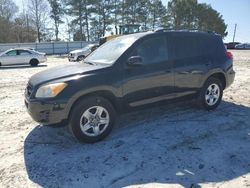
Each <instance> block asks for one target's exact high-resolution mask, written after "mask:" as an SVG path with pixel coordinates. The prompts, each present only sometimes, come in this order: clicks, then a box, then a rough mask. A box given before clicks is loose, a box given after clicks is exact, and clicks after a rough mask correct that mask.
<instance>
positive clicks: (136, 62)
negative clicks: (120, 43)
mask: <svg viewBox="0 0 250 188" xmlns="http://www.w3.org/2000/svg"><path fill="white" fill-rule="evenodd" d="M127 63H128V65H130V66H140V65H143V60H142V58H141V56H131V57H130V58H129V59H128V62H127Z"/></svg>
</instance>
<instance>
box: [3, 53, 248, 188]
mask: <svg viewBox="0 0 250 188" xmlns="http://www.w3.org/2000/svg"><path fill="white" fill-rule="evenodd" d="M233 54H234V59H235V63H234V67H235V70H236V72H237V75H236V80H235V82H234V84H233V85H232V86H231V87H230V88H228V89H227V90H226V91H225V93H224V101H223V102H222V104H221V105H220V106H219V108H218V109H217V110H215V111H213V112H206V111H202V110H198V109H196V108H194V107H193V106H192V105H191V104H190V103H178V104H169V105H164V106H156V107H154V108H150V109H147V110H140V111H136V112H132V113H130V114H124V115H122V116H120V117H119V118H118V120H117V123H116V128H115V130H114V131H113V132H112V134H111V135H110V136H109V137H108V138H107V139H106V140H104V141H102V142H99V143H97V144H92V145H90V144H79V143H78V142H76V141H75V140H74V139H73V138H72V137H71V135H70V134H69V133H68V131H67V127H61V128H51V127H45V126H40V125H38V124H37V123H36V122H34V121H33V120H32V119H31V118H30V116H29V115H28V114H27V113H26V110H25V107H24V102H23V98H24V95H23V93H24V88H25V86H26V83H27V81H28V79H29V77H30V76H31V75H33V74H35V73H37V72H39V71H42V70H45V69H47V68H50V67H54V66H56V65H59V64H67V63H68V62H67V59H66V58H60V57H49V58H48V62H47V63H46V64H44V65H40V66H39V67H37V68H30V67H2V68H0V76H1V77H0V126H1V129H0V187H39V186H42V187H91V188H92V187H126V186H131V187H155V186H158V187H200V186H201V187H226V188H227V187H237V188H238V187H250V51H233Z"/></svg>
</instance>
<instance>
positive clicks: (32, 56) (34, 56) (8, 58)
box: [0, 48, 47, 66]
mask: <svg viewBox="0 0 250 188" xmlns="http://www.w3.org/2000/svg"><path fill="white" fill-rule="evenodd" d="M45 61H47V57H46V54H45V53H40V52H37V51H34V50H31V49H28V48H15V49H10V50H7V51H5V52H2V53H0V66H1V65H20V64H30V65H31V66H37V65H38V64H39V63H43V62H45Z"/></svg>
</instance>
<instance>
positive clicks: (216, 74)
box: [25, 30, 235, 142]
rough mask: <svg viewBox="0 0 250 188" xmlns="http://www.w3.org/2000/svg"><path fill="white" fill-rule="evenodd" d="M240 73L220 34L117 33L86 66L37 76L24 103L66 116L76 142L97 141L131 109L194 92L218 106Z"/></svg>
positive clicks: (52, 120)
mask: <svg viewBox="0 0 250 188" xmlns="http://www.w3.org/2000/svg"><path fill="white" fill-rule="evenodd" d="M234 77H235V72H234V70H233V58H232V54H231V53H230V52H227V51H226V49H225V47H224V44H223V42H222V39H221V37H220V36H219V35H216V34H213V33H206V32H193V31H165V30H159V31H157V32H145V33H137V34H131V35H126V36H121V37H118V38H115V39H113V40H111V41H109V42H107V43H105V44H104V45H102V46H100V47H99V48H98V49H96V51H94V52H93V53H92V54H90V55H89V56H88V57H87V58H86V59H85V60H84V61H83V62H82V63H73V64H69V65H67V66H65V65H64V66H59V67H56V68H52V69H48V70H45V71H43V72H40V73H38V74H35V75H34V76H32V77H31V78H30V80H29V82H28V86H27V88H26V93H25V104H26V107H27V109H28V112H29V113H30V115H31V116H32V118H33V119H34V120H35V121H37V122H40V123H42V124H56V123H59V122H62V121H65V120H67V121H68V123H69V126H70V129H71V131H72V133H73V135H74V136H75V137H76V138H77V139H78V140H80V141H84V142H96V141H99V140H101V139H103V138H104V137H105V136H107V135H108V134H109V133H110V131H111V129H112V127H113V125H114V121H115V117H116V112H117V111H119V109H123V108H124V107H126V106H130V107H136V106H140V105H145V104H149V103H154V102H158V101H161V100H165V99H173V98H177V97H182V96H187V95H193V96H196V98H197V101H198V103H199V105H200V106H201V107H203V108H205V109H206V110H213V109H215V108H216V107H217V106H218V105H219V103H220V101H221V98H222V94H223V90H224V89H225V88H227V87H228V86H229V85H230V84H231V83H232V82H233V80H234Z"/></svg>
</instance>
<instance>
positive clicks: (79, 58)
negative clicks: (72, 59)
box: [77, 55, 85, 61]
mask: <svg viewBox="0 0 250 188" xmlns="http://www.w3.org/2000/svg"><path fill="white" fill-rule="evenodd" d="M84 58H85V56H84V55H80V56H79V57H78V58H77V61H82V60H84Z"/></svg>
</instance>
